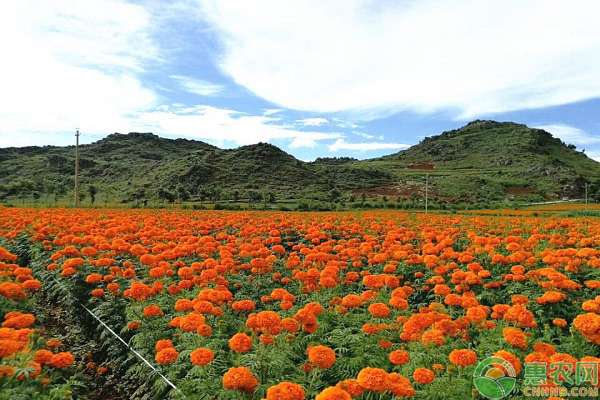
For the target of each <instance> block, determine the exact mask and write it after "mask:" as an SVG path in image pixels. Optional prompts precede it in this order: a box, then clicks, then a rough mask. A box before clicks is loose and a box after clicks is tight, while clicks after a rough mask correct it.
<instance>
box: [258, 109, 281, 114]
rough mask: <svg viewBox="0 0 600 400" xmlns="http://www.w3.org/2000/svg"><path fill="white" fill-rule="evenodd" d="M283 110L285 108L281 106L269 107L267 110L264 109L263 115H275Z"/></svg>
mask: <svg viewBox="0 0 600 400" xmlns="http://www.w3.org/2000/svg"><path fill="white" fill-rule="evenodd" d="M282 111H283V110H282V109H281V108H267V109H266V110H263V115H273V114H277V113H280V112H282Z"/></svg>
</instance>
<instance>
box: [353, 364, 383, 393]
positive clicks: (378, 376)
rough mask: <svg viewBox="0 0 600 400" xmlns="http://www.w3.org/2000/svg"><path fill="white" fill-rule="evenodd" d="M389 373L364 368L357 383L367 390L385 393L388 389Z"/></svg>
mask: <svg viewBox="0 0 600 400" xmlns="http://www.w3.org/2000/svg"><path fill="white" fill-rule="evenodd" d="M387 377H388V373H387V372H386V371H384V370H383V369H381V368H370V367H367V368H363V369H361V370H360V372H359V373H358V376H357V378H356V379H357V381H358V383H359V384H360V386H362V387H363V389H365V390H370V391H373V392H384V391H386V390H387V388H388V384H387Z"/></svg>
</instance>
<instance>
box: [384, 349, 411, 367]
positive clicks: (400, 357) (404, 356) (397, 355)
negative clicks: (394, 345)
mask: <svg viewBox="0 0 600 400" xmlns="http://www.w3.org/2000/svg"><path fill="white" fill-rule="evenodd" d="M388 359H389V360H390V362H391V363H392V364H394V365H404V364H406V363H408V362H409V361H410V354H409V353H408V351H406V350H394V351H392V352H391V353H390V354H389V355H388Z"/></svg>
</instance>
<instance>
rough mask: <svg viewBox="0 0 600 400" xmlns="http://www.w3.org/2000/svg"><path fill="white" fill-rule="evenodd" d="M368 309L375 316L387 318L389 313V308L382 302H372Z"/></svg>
mask: <svg viewBox="0 0 600 400" xmlns="http://www.w3.org/2000/svg"><path fill="white" fill-rule="evenodd" d="M368 311H369V313H370V314H371V315H372V316H373V317H375V318H387V317H389V315H390V309H389V308H388V306H387V305H385V304H384V303H373V304H371V305H370V306H369V308H368Z"/></svg>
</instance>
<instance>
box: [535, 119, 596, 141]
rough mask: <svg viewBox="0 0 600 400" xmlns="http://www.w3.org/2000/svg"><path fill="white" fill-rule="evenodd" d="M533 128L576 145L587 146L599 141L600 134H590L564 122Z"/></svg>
mask: <svg viewBox="0 0 600 400" xmlns="http://www.w3.org/2000/svg"><path fill="white" fill-rule="evenodd" d="M535 128H538V129H543V130H545V131H547V132H550V133H551V134H552V135H553V136H554V137H557V138H559V139H560V140H562V141H563V142H565V143H567V144H574V145H577V146H588V145H593V144H598V143H600V135H591V134H589V133H587V132H586V131H584V130H582V129H579V128H576V127H574V126H571V125H565V124H551V125H539V126H536V127H535Z"/></svg>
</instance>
